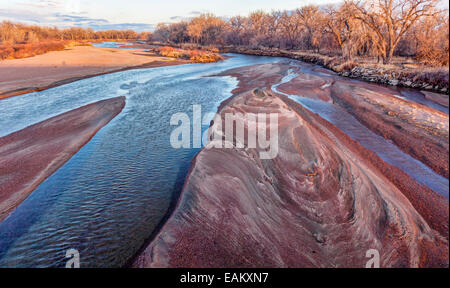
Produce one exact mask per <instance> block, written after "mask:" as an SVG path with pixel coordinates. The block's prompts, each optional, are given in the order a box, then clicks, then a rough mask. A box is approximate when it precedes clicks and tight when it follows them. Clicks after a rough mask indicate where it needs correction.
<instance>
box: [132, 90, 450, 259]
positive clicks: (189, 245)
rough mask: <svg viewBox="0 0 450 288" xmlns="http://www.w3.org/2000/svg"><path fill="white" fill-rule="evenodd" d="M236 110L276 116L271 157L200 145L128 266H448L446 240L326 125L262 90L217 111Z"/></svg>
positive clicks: (254, 150) (251, 150)
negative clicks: (179, 188) (371, 261)
mask: <svg viewBox="0 0 450 288" xmlns="http://www.w3.org/2000/svg"><path fill="white" fill-rule="evenodd" d="M237 112H239V113H243V114H244V115H245V114H246V113H278V115H279V119H278V131H279V139H280V141H279V151H278V155H277V157H275V158H274V159H261V157H260V155H261V152H263V151H265V149H263V148H261V147H257V148H248V149H238V148H230V149H221V148H214V147H207V148H204V149H203V150H202V151H201V152H200V153H199V154H198V155H197V157H196V158H195V160H194V161H193V163H192V166H191V171H190V173H189V176H188V178H187V181H186V183H185V186H184V189H183V193H182V196H181V199H180V200H179V203H178V207H177V209H176V210H175V212H174V214H173V215H172V217H171V218H170V219H169V220H168V222H167V223H166V224H165V226H164V227H163V229H162V230H161V232H160V233H159V235H158V236H157V237H156V238H155V240H154V241H153V242H152V243H151V244H150V245H149V246H148V247H147V248H146V249H145V251H144V252H143V253H142V254H141V255H140V256H139V257H138V258H137V259H136V261H135V263H134V266H135V267H365V263H366V262H367V258H366V251H367V250H368V249H377V250H378V251H379V252H380V259H381V266H382V267H445V266H448V242H447V240H446V239H445V237H443V236H442V235H441V234H440V233H439V232H437V231H436V230H434V229H433V228H431V227H430V225H429V224H428V223H427V221H426V220H425V219H424V218H423V217H422V216H421V215H420V213H419V212H418V211H417V210H416V209H415V208H414V207H413V205H411V203H410V201H409V200H408V198H407V197H405V195H403V193H402V192H401V191H400V190H399V189H398V188H397V187H396V185H394V184H393V183H392V182H391V181H390V180H389V179H388V178H386V177H385V176H384V175H383V174H382V173H381V172H380V171H379V170H378V169H377V168H376V167H374V166H373V165H372V164H371V163H370V162H369V161H367V159H365V158H363V157H361V155H360V154H359V153H354V151H353V149H354V147H353V145H352V144H351V142H350V141H349V142H348V143H347V142H345V141H342V139H341V136H342V135H341V136H336V134H335V131H333V129H332V127H331V126H330V125H328V124H327V122H326V121H325V122H322V121H321V120H318V118H320V117H318V116H317V115H315V114H313V113H311V112H309V111H307V110H306V109H304V108H303V107H301V106H300V105H299V107H295V108H294V109H293V108H292V107H291V106H290V105H288V104H286V102H284V101H283V99H282V98H280V97H278V96H277V95H275V94H273V93H272V92H270V91H263V90H262V89H257V90H250V91H246V92H243V93H241V94H239V95H236V96H235V97H233V98H232V99H231V100H229V101H227V102H226V103H225V104H223V105H222V107H221V108H220V116H221V117H222V119H223V120H224V114H225V113H237ZM236 115H237V114H236ZM236 121H242V122H243V123H245V124H246V125H245V126H244V127H245V130H246V134H247V133H248V127H249V123H248V122H246V121H247V120H246V118H245V117H242V118H240V116H236ZM213 127H214V126H213ZM213 131H214V132H213V133H220V130H215V128H213ZM347 140H348V139H347ZM213 144H215V143H214V142H211V143H210V145H213ZM246 144H248V143H246ZM442 201H443V203H445V200H444V199H442ZM447 211H448V206H447ZM429 212H434V211H429ZM447 214H448V212H447ZM447 216H448V215H447ZM441 220H442V221H445V219H441ZM447 220H448V217H447Z"/></svg>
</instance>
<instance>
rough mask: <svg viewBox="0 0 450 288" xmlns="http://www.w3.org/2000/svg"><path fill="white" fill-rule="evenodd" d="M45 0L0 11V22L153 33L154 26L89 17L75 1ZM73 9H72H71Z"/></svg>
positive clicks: (29, 2) (22, 3) (20, 4)
mask: <svg viewBox="0 0 450 288" xmlns="http://www.w3.org/2000/svg"><path fill="white" fill-rule="evenodd" d="M70 2H71V1H70V0H69V1H62V0H46V1H39V2H33V1H28V2H20V3H18V5H17V6H16V7H17V9H1V8H0V21H2V20H9V21H13V22H24V23H28V24H39V25H44V26H57V27H61V28H67V27H91V28H92V29H94V30H107V29H133V30H135V31H137V32H141V31H153V30H154V27H155V25H153V24H147V23H112V22H110V21H109V20H107V19H103V18H93V17H89V16H88V15H87V13H86V11H82V10H79V9H78V8H77V7H76V6H77V1H74V2H73V3H70ZM73 7H75V8H74V9H72V8H73Z"/></svg>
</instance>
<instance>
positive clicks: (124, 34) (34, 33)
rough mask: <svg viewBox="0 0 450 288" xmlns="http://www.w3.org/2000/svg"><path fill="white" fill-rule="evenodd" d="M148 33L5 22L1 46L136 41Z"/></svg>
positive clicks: (0, 37)
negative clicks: (59, 42)
mask: <svg viewBox="0 0 450 288" xmlns="http://www.w3.org/2000/svg"><path fill="white" fill-rule="evenodd" d="M147 38H148V33H145V32H143V33H137V32H135V31H133V30H104V31H94V30H93V29H91V28H81V27H71V28H66V29H60V28H57V27H42V26H38V25H26V24H22V23H12V22H10V21H3V22H2V23H0V44H3V45H8V44H9V45H14V44H26V43H36V42H41V41H46V40H73V41H76V40H136V39H145V40H146V39H147Z"/></svg>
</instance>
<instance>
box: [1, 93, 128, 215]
mask: <svg viewBox="0 0 450 288" xmlns="http://www.w3.org/2000/svg"><path fill="white" fill-rule="evenodd" d="M124 106H125V97H117V98H111V99H106V100H102V101H99V102H95V103H92V104H89V105H86V106H83V107H80V108H77V109H75V110H71V111H69V112H66V113H63V114H60V115H58V116H55V117H52V118H50V119H47V120H45V121H42V122H40V123H37V124H34V125H31V126H29V127H27V128H25V129H23V130H20V131H17V132H14V133H12V134H9V135H7V136H5V137H2V138H0V221H1V220H2V219H4V218H5V217H6V216H7V215H8V214H9V213H10V212H11V211H12V210H13V209H14V208H15V207H17V206H18V205H19V204H20V203H21V202H22V201H23V200H24V199H25V198H26V197H27V196H28V195H29V194H30V193H31V192H32V191H33V190H34V189H35V188H36V187H37V186H38V185H39V184H40V183H42V182H43V181H44V180H45V179H46V178H47V177H49V176H50V175H51V174H52V173H53V172H55V171H56V170H57V169H58V168H59V167H61V166H62V165H63V164H64V163H65V162H66V161H67V160H69V159H70V158H71V157H72V156H73V155H74V154H75V153H77V152H78V150H79V149H81V147H83V146H84V145H85V144H86V143H87V142H89V140H90V139H91V138H92V137H93V136H94V135H95V134H96V133H97V131H99V130H100V129H101V128H102V127H103V126H105V125H106V124H107V123H108V122H109V121H111V119H113V118H114V117H115V116H116V115H117V114H119V113H120V112H121V111H122V109H123V107H124Z"/></svg>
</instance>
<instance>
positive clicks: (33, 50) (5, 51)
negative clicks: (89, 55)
mask: <svg viewBox="0 0 450 288" xmlns="http://www.w3.org/2000/svg"><path fill="white" fill-rule="evenodd" d="M84 45H90V43H89V42H88V41H43V42H36V43H26V44H13V45H10V44H0V60H5V59H20V58H27V57H32V56H36V55H41V54H44V53H47V52H50V51H61V50H64V48H66V47H74V46H84Z"/></svg>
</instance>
